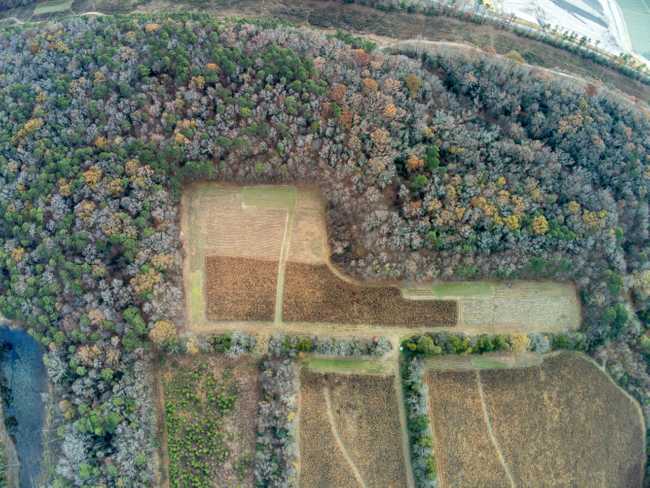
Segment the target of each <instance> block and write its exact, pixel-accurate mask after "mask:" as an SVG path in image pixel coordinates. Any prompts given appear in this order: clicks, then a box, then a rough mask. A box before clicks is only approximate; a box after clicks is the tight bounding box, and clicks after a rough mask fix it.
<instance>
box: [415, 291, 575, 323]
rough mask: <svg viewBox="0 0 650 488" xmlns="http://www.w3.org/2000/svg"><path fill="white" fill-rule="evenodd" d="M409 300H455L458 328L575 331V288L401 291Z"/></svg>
mask: <svg viewBox="0 0 650 488" xmlns="http://www.w3.org/2000/svg"><path fill="white" fill-rule="evenodd" d="M403 294H404V296H405V297H406V298H410V299H412V300H416V301H417V300H430V299H447V300H458V302H459V314H458V315H459V317H458V325H460V326H464V327H470V328H475V329H480V330H482V331H485V332H489V331H508V330H525V331H531V332H532V331H540V332H541V331H543V332H555V331H564V330H576V329H578V328H579V327H580V323H581V319H582V317H581V311H580V300H579V299H578V295H577V293H576V289H575V286H574V285H572V284H569V283H558V282H544V281H514V282H512V283H497V282H482V281H478V282H477V281H468V282H450V283H435V284H433V285H431V286H418V287H412V288H407V289H404V290H403Z"/></svg>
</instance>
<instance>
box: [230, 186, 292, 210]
mask: <svg viewBox="0 0 650 488" xmlns="http://www.w3.org/2000/svg"><path fill="white" fill-rule="evenodd" d="M297 193H298V191H297V190H296V187H294V186H245V187H243V188H242V190H241V196H242V203H243V204H244V205H245V206H247V207H259V208H283V209H290V210H291V209H293V208H294V207H295V205H296V198H297Z"/></svg>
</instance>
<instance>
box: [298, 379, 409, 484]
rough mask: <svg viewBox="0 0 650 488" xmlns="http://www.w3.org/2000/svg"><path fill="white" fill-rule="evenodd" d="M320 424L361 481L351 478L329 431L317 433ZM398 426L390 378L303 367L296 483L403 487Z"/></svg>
mask: <svg viewBox="0 0 650 488" xmlns="http://www.w3.org/2000/svg"><path fill="white" fill-rule="evenodd" d="M328 404H329V406H330V411H329V413H328V411H327V406H328ZM332 420H333V422H334V426H333V427H332V428H330V423H331V421H332ZM319 424H320V427H319ZM326 428H330V430H331V431H332V430H334V431H335V432H336V436H338V441H340V443H341V444H342V445H343V448H344V449H345V452H346V454H347V456H348V457H349V460H350V461H351V462H352V463H353V465H354V467H355V469H356V470H357V472H358V474H359V476H360V478H361V480H362V482H363V485H362V484H361V483H360V482H359V481H358V480H357V479H356V478H355V475H354V470H353V469H352V468H351V467H350V466H351V465H350V463H349V461H348V460H347V459H346V456H345V455H344V454H343V453H342V450H341V447H340V446H339V443H338V442H336V441H337V440H336V438H335V435H334V433H332V432H330V433H329V434H327V433H324V434H325V435H324V436H323V437H321V435H320V434H321V432H320V431H319V430H318V429H326ZM313 429H316V430H313ZM400 429H401V427H400V418H399V410H398V405H397V394H396V392H395V388H394V381H393V378H392V377H384V376H376V375H372V376H366V375H349V374H346V375H337V374H319V373H313V372H310V371H308V370H306V369H303V371H302V373H301V419H300V435H301V437H300V446H301V474H300V486H305V487H307V486H308V487H312V486H314V487H316V486H327V487H330V486H331V487H334V486H336V487H339V486H341V487H344V486H354V487H359V486H365V487H368V488H370V487H376V488H402V487H404V486H406V468H405V465H404V454H403V452H402V442H401V430H400ZM324 441H325V442H326V443H324ZM332 443H334V444H332ZM336 451H338V452H336ZM339 477H340V478H339ZM331 480H334V481H331Z"/></svg>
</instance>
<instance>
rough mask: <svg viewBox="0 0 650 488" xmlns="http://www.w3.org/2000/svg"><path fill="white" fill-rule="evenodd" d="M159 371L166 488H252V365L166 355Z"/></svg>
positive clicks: (216, 358)
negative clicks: (162, 397)
mask: <svg viewBox="0 0 650 488" xmlns="http://www.w3.org/2000/svg"><path fill="white" fill-rule="evenodd" d="M167 360H168V363H167V364H166V365H165V366H164V368H163V370H162V372H161V378H162V386H163V396H164V400H163V404H164V419H165V420H164V425H165V431H166V439H167V445H166V446H165V448H166V449H165V451H166V452H167V457H168V459H169V465H168V473H169V486H170V488H185V487H189V486H204V487H208V486H209V487H212V488H222V487H223V488H226V487H228V488H230V487H234V486H236V487H241V488H245V487H253V486H254V485H255V483H254V479H253V463H254V455H255V422H256V420H255V419H256V416H257V403H258V400H259V381H258V369H257V364H256V363H255V362H254V361H252V360H250V359H238V360H232V359H228V358H225V357H223V356H182V357H168V359H167Z"/></svg>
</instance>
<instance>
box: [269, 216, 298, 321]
mask: <svg viewBox="0 0 650 488" xmlns="http://www.w3.org/2000/svg"><path fill="white" fill-rule="evenodd" d="M295 210H296V209H295V207H294V208H290V209H289V210H288V211H287V220H286V221H285V223H284V236H283V237H282V247H281V248H280V259H279V260H278V277H277V282H276V283H277V284H276V288H275V319H274V321H273V323H274V324H275V325H278V326H279V325H281V324H282V304H283V302H284V276H285V272H286V270H287V258H288V256H289V247H290V246H291V236H292V235H293V222H294V218H295V213H296V212H295Z"/></svg>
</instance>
